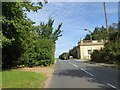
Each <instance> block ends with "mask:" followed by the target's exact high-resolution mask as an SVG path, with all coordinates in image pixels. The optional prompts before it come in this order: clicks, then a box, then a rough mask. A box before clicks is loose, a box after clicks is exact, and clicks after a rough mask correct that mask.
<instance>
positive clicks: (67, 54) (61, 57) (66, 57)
mask: <svg viewBox="0 0 120 90" xmlns="http://www.w3.org/2000/svg"><path fill="white" fill-rule="evenodd" d="M59 58H60V59H61V60H67V59H69V53H62V54H61V55H60V56H59Z"/></svg>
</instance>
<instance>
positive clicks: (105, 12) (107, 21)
mask: <svg viewBox="0 0 120 90" xmlns="http://www.w3.org/2000/svg"><path fill="white" fill-rule="evenodd" d="M104 15H105V22H106V32H107V40H108V41H109V30H108V20H107V13H106V2H105V1H104Z"/></svg>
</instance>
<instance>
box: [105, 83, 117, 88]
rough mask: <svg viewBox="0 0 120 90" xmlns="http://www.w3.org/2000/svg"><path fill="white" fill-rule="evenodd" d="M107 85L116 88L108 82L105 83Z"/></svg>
mask: <svg viewBox="0 0 120 90" xmlns="http://www.w3.org/2000/svg"><path fill="white" fill-rule="evenodd" d="M107 85H109V86H110V87H112V88H115V89H116V87H115V86H113V85H111V84H110V83H107Z"/></svg>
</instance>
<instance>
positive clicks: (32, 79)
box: [2, 70, 46, 88]
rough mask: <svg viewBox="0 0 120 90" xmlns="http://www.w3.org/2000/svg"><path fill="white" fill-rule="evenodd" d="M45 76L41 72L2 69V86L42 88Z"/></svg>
mask: <svg viewBox="0 0 120 90" xmlns="http://www.w3.org/2000/svg"><path fill="white" fill-rule="evenodd" d="M45 78H46V77H45V76H44V75H43V74H40V73H35V72H28V71H20V70H11V71H2V88H42V87H43V84H44V80H45Z"/></svg>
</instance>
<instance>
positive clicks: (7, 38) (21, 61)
mask: <svg viewBox="0 0 120 90" xmlns="http://www.w3.org/2000/svg"><path fill="white" fill-rule="evenodd" d="M42 7H43V5H42V3H31V2H10V3H8V2H3V4H2V8H3V10H2V12H3V15H2V19H3V20H2V28H3V31H2V33H1V35H2V42H1V41H0V43H2V50H3V57H2V60H3V65H2V66H3V69H4V68H12V67H14V66H17V65H24V66H29V67H33V66H38V65H44V66H48V65H50V64H53V63H54V52H55V43H56V41H57V40H58V37H60V36H61V32H62V31H61V29H60V28H61V26H62V23H61V24H59V25H58V28H57V29H55V30H54V28H53V23H54V20H53V19H52V18H50V19H49V20H48V22H47V23H44V22H41V24H40V25H39V26H34V25H33V24H34V22H32V21H31V20H30V19H29V18H27V15H26V12H30V11H34V12H37V11H38V10H39V9H41V8H42Z"/></svg>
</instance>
